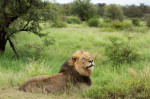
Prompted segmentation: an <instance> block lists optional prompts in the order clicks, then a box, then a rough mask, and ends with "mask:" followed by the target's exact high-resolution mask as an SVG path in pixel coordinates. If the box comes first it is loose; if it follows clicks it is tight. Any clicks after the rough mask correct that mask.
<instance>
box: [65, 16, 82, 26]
mask: <svg viewBox="0 0 150 99" xmlns="http://www.w3.org/2000/svg"><path fill="white" fill-rule="evenodd" d="M67 23H69V24H81V23H82V21H81V20H80V18H79V17H77V16H70V17H67Z"/></svg>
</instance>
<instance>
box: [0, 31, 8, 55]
mask: <svg viewBox="0 0 150 99" xmlns="http://www.w3.org/2000/svg"><path fill="white" fill-rule="evenodd" d="M4 34H5V33H2V32H0V54H4V52H5V47H6V42H7V39H6V37H5V35H4Z"/></svg>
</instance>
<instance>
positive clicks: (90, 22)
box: [88, 18, 99, 27]
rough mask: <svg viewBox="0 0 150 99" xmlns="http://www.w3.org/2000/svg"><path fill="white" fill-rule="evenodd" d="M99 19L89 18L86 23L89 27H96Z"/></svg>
mask: <svg viewBox="0 0 150 99" xmlns="http://www.w3.org/2000/svg"><path fill="white" fill-rule="evenodd" d="M98 24H99V19H98V18H91V19H89V21H88V25H89V26H91V27H98Z"/></svg>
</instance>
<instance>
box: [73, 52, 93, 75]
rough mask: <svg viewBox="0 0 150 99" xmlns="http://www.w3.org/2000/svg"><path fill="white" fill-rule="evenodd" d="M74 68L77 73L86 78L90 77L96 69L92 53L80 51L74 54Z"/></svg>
mask: <svg viewBox="0 0 150 99" xmlns="http://www.w3.org/2000/svg"><path fill="white" fill-rule="evenodd" d="M72 59H73V60H74V66H75V69H76V70H77V72H79V73H80V74H81V75H84V76H90V75H91V73H92V71H93V69H94V61H93V59H92V58H91V56H90V53H88V52H83V51H78V52H76V53H75V54H73V56H72Z"/></svg>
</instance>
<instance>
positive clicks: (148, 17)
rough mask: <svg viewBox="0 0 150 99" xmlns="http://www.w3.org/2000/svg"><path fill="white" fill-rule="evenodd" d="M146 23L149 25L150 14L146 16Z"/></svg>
mask: <svg viewBox="0 0 150 99" xmlns="http://www.w3.org/2000/svg"><path fill="white" fill-rule="evenodd" d="M146 25H147V26H148V27H150V15H148V16H147V19H146Z"/></svg>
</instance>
